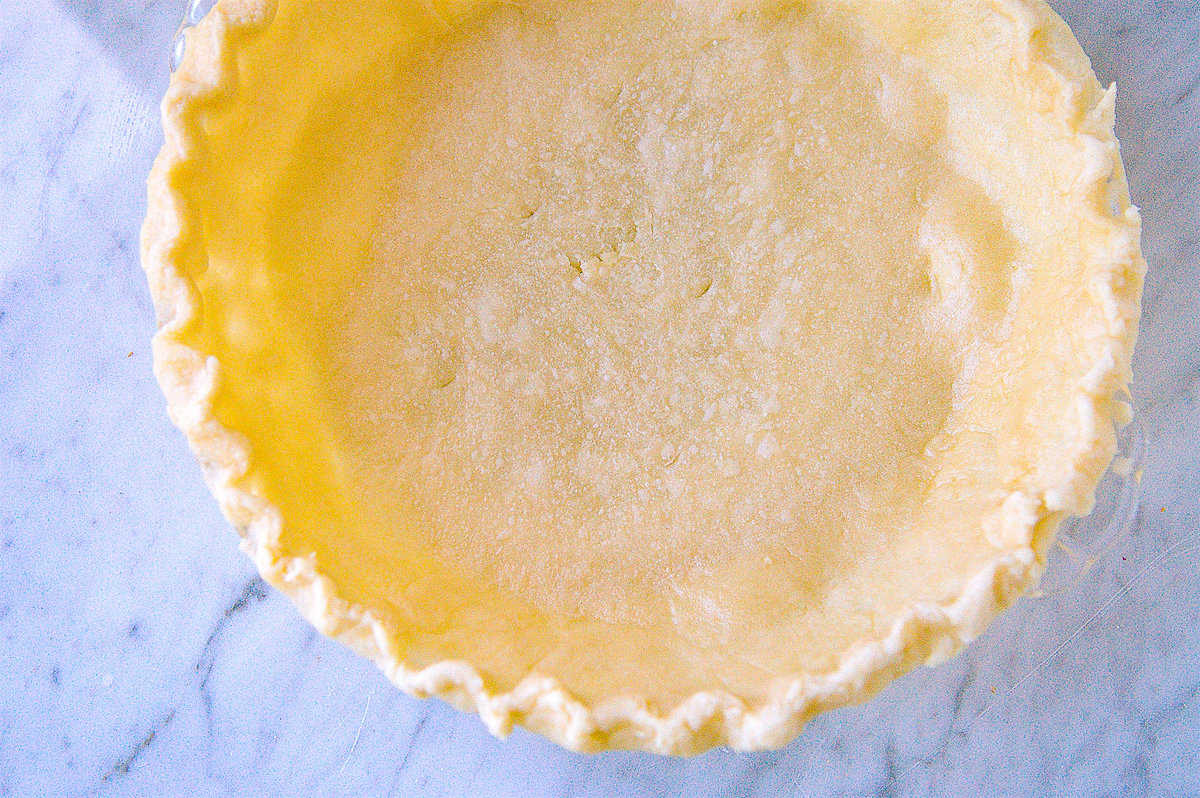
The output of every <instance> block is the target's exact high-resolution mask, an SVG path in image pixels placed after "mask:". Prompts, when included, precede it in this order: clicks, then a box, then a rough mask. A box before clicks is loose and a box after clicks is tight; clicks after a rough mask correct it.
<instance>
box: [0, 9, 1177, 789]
mask: <svg viewBox="0 0 1200 798" xmlns="http://www.w3.org/2000/svg"><path fill="white" fill-rule="evenodd" d="M183 4H184V3H183V0H159V1H154V0H146V1H144V2H131V0H91V1H90V2H84V1H83V0H56V1H55V2H51V0H25V1H24V2H19V3H14V2H6V3H3V4H0V547H2V548H0V634H2V636H3V637H2V641H0V795H85V794H86V795H90V794H102V795H208V794H214V795H220V794H247V795H276V794H278V795H400V796H460V795H462V796H468V795H469V796H523V797H524V796H659V795H680V796H709V795H713V796H716V795H722V796H731V795H737V796H742V795H757V796H773V795H927V794H934V795H964V794H971V793H975V794H983V795H1009V794H1011V795H1049V794H1060V795H1188V794H1190V795H1200V569H1197V567H1196V560H1197V554H1198V552H1200V537H1198V535H1197V529H1198V528H1200V490H1197V481H1198V479H1197V478H1198V477H1200V147H1198V145H1200V7H1198V6H1197V5H1196V4H1195V3H1191V4H1188V3H1173V2H1158V1H1157V0H1156V2H1153V3H1150V2H1146V0H1141V1H1140V2H1129V1H1127V0H1069V1H1068V0H1058V2H1055V3H1054V5H1055V6H1056V8H1057V9H1058V10H1059V11H1060V13H1062V14H1063V15H1064V16H1065V17H1066V18H1067V20H1068V22H1070V23H1071V25H1072V27H1073V28H1074V29H1075V31H1076V32H1077V34H1078V36H1079V38H1080V40H1081V41H1082V43H1083V45H1084V49H1085V50H1087V52H1088V53H1089V55H1090V56H1091V57H1092V59H1093V61H1094V64H1095V67H1096V70H1097V71H1098V73H1099V74H1100V76H1101V78H1102V79H1103V80H1105V81H1113V80H1115V81H1116V82H1117V83H1118V85H1119V95H1118V96H1119V100H1118V107H1117V110H1118V127H1119V133H1120V136H1121V139H1122V142H1123V146H1124V154H1125V161H1126V164H1127V167H1128V172H1129V180H1130V183H1131V184H1132V191H1133V196H1134V200H1135V202H1136V203H1137V204H1138V205H1140V206H1141V208H1142V210H1143V213H1144V217H1145V238H1144V242H1145V250H1146V256H1147V260H1148V262H1149V265H1150V271H1149V274H1148V277H1147V284H1146V294H1145V317H1144V321H1143V325H1142V334H1141V339H1140V342H1139V346H1138V350H1137V356H1136V359H1135V385H1134V387H1133V399H1134V403H1135V407H1136V420H1135V421H1134V423H1133V424H1132V425H1131V426H1130V427H1129V428H1128V429H1127V430H1126V431H1125V433H1124V435H1123V447H1124V451H1125V456H1126V457H1128V458H1130V459H1129V460H1128V461H1122V462H1123V463H1124V464H1125V465H1127V466H1128V467H1129V468H1131V469H1132V470H1133V471H1135V472H1136V471H1138V470H1141V471H1142V480H1141V482H1140V484H1139V483H1137V482H1136V481H1135V480H1130V479H1122V478H1120V477H1118V476H1115V475H1110V476H1109V477H1108V478H1107V479H1106V481H1105V483H1104V485H1103V486H1102V487H1101V491H1100V497H1099V501H1098V505H1097V509H1096V511H1095V512H1094V513H1093V514H1092V516H1091V517H1089V518H1088V519H1085V520H1081V521H1072V522H1070V523H1068V524H1067V525H1066V526H1065V528H1064V529H1063V532H1062V535H1061V541H1062V545H1061V546H1058V547H1056V548H1055V550H1054V551H1053V554H1052V557H1051V565H1050V569H1049V572H1048V575H1047V578H1046V581H1045V584H1044V585H1043V587H1042V589H1041V590H1040V591H1039V592H1038V593H1037V594H1036V595H1034V596H1031V597H1029V598H1026V599H1024V600H1022V601H1020V602H1019V604H1018V605H1017V606H1016V607H1015V608H1014V609H1013V610H1012V611H1011V612H1009V613H1007V614H1006V615H1005V616H1003V618H1002V619H1001V620H1000V621H998V622H997V623H996V624H995V625H994V626H993V627H992V628H991V629H990V630H989V631H988V632H987V633H986V634H985V635H984V636H983V637H982V638H980V639H979V640H978V641H976V642H975V643H974V644H973V645H972V646H970V647H969V649H968V650H967V651H966V652H965V654H963V655H962V656H959V657H957V658H955V659H953V660H952V661H950V662H948V663H946V664H945V665H942V666H940V667H937V668H930V669H921V670H919V671H917V672H915V673H912V674H910V675H909V676H907V677H905V678H903V679H901V680H899V681H898V682H896V683H895V684H893V685H892V686H890V687H889V688H887V689H886V690H884V692H883V693H882V694H881V695H880V696H879V697H878V698H876V699H875V700H874V701H872V702H870V703H868V704H866V705H864V706H859V707H853V708H848V709H843V710H839V711H835V712H832V713H829V714H826V715H824V716H822V717H819V718H818V719H816V720H815V721H813V722H812V723H811V724H810V725H809V726H808V727H807V729H806V730H805V731H804V732H803V734H801V736H800V737H799V738H798V739H797V740H795V741H794V742H793V743H792V744H791V745H789V746H787V747H786V748H784V749H782V750H780V751H775V752H769V753H759V754H739V753H733V752H730V751H728V750H716V751H711V752H709V753H707V754H704V755H702V756H699V757H696V758H693V759H670V758H663V757H657V756H653V755H648V754H638V753H608V754H603V755H598V756H583V755H579V754H575V753H571V752H568V751H564V750H562V749H560V748H557V747H555V746H554V745H552V744H551V743H548V742H546V741H544V740H543V739H541V738H539V737H536V736H534V735H532V734H529V733H526V732H523V731H517V732H515V733H514V734H513V735H512V736H511V737H510V738H509V739H508V740H507V741H499V740H495V739H492V738H491V737H490V736H488V735H487V733H486V732H485V731H484V730H483V727H482V725H481V724H480V723H479V721H478V720H477V719H476V718H474V717H473V716H469V715H463V714H460V713H458V712H456V711H455V710H453V709H450V708H449V707H447V706H445V705H443V704H441V703H438V702H432V701H417V700H414V699H412V698H409V697H408V696H405V695H403V694H401V693H399V692H398V691H396V690H394V689H393V688H392V687H391V686H390V685H389V684H388V683H387V682H386V680H385V679H384V678H383V676H381V675H380V674H379V673H377V672H376V670H375V669H374V667H373V666H371V665H369V664H368V663H367V662H365V661H362V660H359V659H358V658H357V657H355V656H354V655H352V654H351V653H349V652H348V651H347V650H345V649H343V648H342V647H341V646H339V645H337V644H335V643H333V642H331V641H329V640H327V639H325V638H323V637H321V636H320V635H318V634H317V633H316V632H315V631H313V629H312V628H310V627H309V626H308V625H307V624H306V623H304V622H303V621H302V620H301V619H300V617H299V616H298V615H297V613H296V612H295V611H294V610H293V608H292V607H291V605H290V604H289V603H288V602H287V601H286V600H285V599H283V598H282V597H281V596H280V595H278V594H277V593H275V592H274V591H273V590H271V589H269V588H268V587H266V586H265V585H264V583H263V582H262V581H261V580H259V579H258V578H257V577H256V576H255V573H254V571H253V569H252V568H251V565H250V562H249V561H248V560H247V559H246V558H245V557H244V556H243V555H242V554H240V553H239V552H238V549H237V546H236V537H235V535H234V534H233V532H232V531H230V529H229V528H228V527H227V525H226V524H225V522H224V521H223V520H222V519H221V517H220V515H219V514H218V512H217V509H216V506H215V503H214V502H213V501H212V500H211V499H210V497H209V495H208V494H207V492H206V491H205V489H204V486H203V484H202V482H201V478H200V471H199V468H198V466H196V465H195V464H194V463H193V461H192V459H191V457H190V455H189V454H188V452H187V449H186V446H185V444H184V441H183V439H182V436H181V435H180V434H179V433H177V432H176V431H175V430H174V428H172V427H171V426H170V424H169V423H168V421H167V417H166V413H165V411H164V403H163V399H162V397H161V395H160V393H159V391H158V388H157V387H156V385H155V383H154V380H153V378H152V376H151V370H150V348H149V339H150V335H151V333H152V328H153V315H152V310H151V306H150V300H149V297H148V294H147V290H146V286H145V283H144V278H143V276H142V272H141V269H140V267H139V264H138V254H137V248H138V247H137V236H138V227H139V224H140V220H141V217H142V214H143V212H144V207H145V196H144V180H145V176H146V173H147V171H148V169H149V166H150V162H151V159H152V158H153V156H154V154H155V152H156V150H157V148H158V147H159V144H160V140H161V133H160V130H159V126H158V119H157V103H158V99H159V97H160V96H161V94H162V92H163V90H164V88H165V85H166V81H167V67H168V60H169V54H170V51H171V42H172V38H173V34H174V32H175V29H176V27H177V24H178V22H179V20H180V17H181V16H182V13H183V8H182V6H183Z"/></svg>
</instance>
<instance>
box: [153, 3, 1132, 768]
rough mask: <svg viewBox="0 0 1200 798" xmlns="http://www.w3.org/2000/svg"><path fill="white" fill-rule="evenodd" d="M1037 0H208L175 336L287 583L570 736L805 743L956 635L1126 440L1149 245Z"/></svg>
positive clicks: (170, 295)
mask: <svg viewBox="0 0 1200 798" xmlns="http://www.w3.org/2000/svg"><path fill="white" fill-rule="evenodd" d="M1112 109H1113V93H1112V90H1108V91H1105V90H1103V89H1102V88H1101V87H1100V86H1099V85H1098V84H1097V82H1096V80H1095V77H1094V76H1093V75H1092V73H1091V70H1090V67H1089V65H1088V62H1087V60H1086V58H1085V56H1084V55H1083V54H1082V52H1081V51H1080V50H1079V47H1078V45H1077V44H1076V43H1075V41H1074V39H1073V38H1072V37H1071V35H1070V32H1069V31H1068V30H1067V28H1066V26H1065V25H1064V24H1063V23H1062V21H1061V20H1059V19H1058V18H1057V17H1056V16H1054V14H1053V13H1052V12H1051V11H1050V10H1049V9H1048V8H1047V7H1046V6H1045V5H1044V4H1043V3H1041V2H1032V1H1029V0H962V2H954V3H946V2H942V1H941V0H937V1H935V0H897V2H888V3H882V2H877V1H876V0H812V1H811V2H803V3H800V2H779V1H777V0H760V1H757V2H755V1H751V0H674V2H648V1H647V2H625V1H620V0H597V1H596V2H563V1H562V0H530V1H529V2H480V1H478V0H476V1H475V2H464V1H462V0H459V1H458V2H444V1H443V2H438V1H437V0H430V1H429V2H423V3H398V2H368V1H367V0H356V1H355V2H347V3H336V4H335V3H325V2H318V1H317V0H310V1H305V0H278V2H269V1H268V0H222V2H220V3H218V5H217V7H216V9H215V10H214V11H213V12H212V13H211V14H210V15H209V16H208V17H207V18H206V19H205V20H204V21H203V22H202V23H201V24H200V25H199V26H198V27H197V28H195V29H193V30H192V31H191V32H190V33H189V35H188V43H187V55H186V58H185V60H184V63H183V65H182V67H181V68H180V70H179V71H178V72H177V73H176V74H175V76H174V78H173V80H172V83H171V88H170V90H169V92H168V95H167V98H166V100H165V101H164V109H163V113H164V121H165V130H166V145H165V147H164V150H163V153H162V155H161V156H160V158H159V161H158V163H157V164H156V166H155V169H154V172H153V174H152V175H151V179H150V208H149V214H148V218H147V222H146V226H145V230H144V238H143V258H144V263H145V266H146V270H147V273H148V275H149V278H150V283H151V287H152V290H153V293H154V297H155V300H156V305H157V308H158V313H159V319H160V332H159V334H158V336H157V337H156V340H155V356H156V366H157V372H158V376H159V379H160V381H161V382H162V385H163V388H164V390H165V392H166V394H167V397H168V401H169V405H170V408H171V411H172V415H173V418H174V419H175V421H176V423H178V424H179V425H180V426H181V427H182V428H183V429H184V430H185V431H186V432H187V433H188V436H189V438H190V440H191V442H192V445H193V447H194V449H195V450H196V452H197V454H198V456H199V458H200V459H201V461H202V463H203V464H204V465H205V467H206V474H207V477H208V479H209V482H210V484H211V486H212V488H213V490H214V492H215V494H216V495H217V497H218V498H219V499H220V501H221V504H222V507H223V509H224V510H225V512H226V514H227V515H228V516H229V518H230V519H231V520H232V521H233V522H234V523H235V524H236V525H237V526H238V528H239V529H240V530H241V532H242V534H243V536H244V537H245V545H246V548H247V550H248V552H249V553H250V554H251V555H252V556H253V557H254V558H255V560H256V562H257V563H258V566H259V568H260V569H261V570H262V572H263V574H264V575H265V576H266V577H267V578H268V579H269V580H270V581H271V582H272V583H274V584H275V585H277V586H279V587H280V588H281V589H282V590H284V591H285V592H287V593H288V594H289V595H290V596H292V598H293V599H295V600H296V602H297V603H298V604H299V606H300V607H301V609H302V610H303V611H304V613H305V614H306V616H307V617H308V618H309V619H310V620H312V621H313V622H314V623H315V624H316V625H317V626H318V627H319V628H321V629H322V630H323V631H325V632H326V633H328V634H332V635H334V636H336V637H338V638H340V639H343V640H345V641H346V642H348V643H349V644H351V645H352V646H354V647H355V648H356V649H358V650H360V651H362V652H363V653H365V654H366V655H368V656H370V657H372V658H373V659H375V660H376V661H377V662H379V664H380V665H381V666H382V667H383V668H384V669H385V670H386V672H387V673H388V675H389V676H390V677H391V678H392V679H393V680H394V681H396V682H397V683H398V684H399V685H401V686H402V687H404V688H405V689H407V690H409V691H411V692H414V693H417V694H420V695H428V694H437V695H441V696H443V697H445V698H448V699H449V700H451V701H453V702H455V703H456V704H458V705H459V706H463V707H468V708H473V709H476V710H477V711H479V712H480V714H481V715H482V716H483V718H484V720H485V722H486V723H487V724H488V726H489V728H491V729H492V730H493V731H495V732H497V733H504V732H505V731H507V730H508V729H509V728H510V727H511V725H512V724H513V723H514V722H520V723H524V724H526V725H529V726H530V727H532V728H534V729H536V730H537V731H540V732H542V733H544V734H546V735H548V736H550V737H551V738H553V739H555V740H557V741H559V742H561V743H563V744H564V745H567V746H571V747H574V748H580V749H596V748H604V747H636V748H645V749H649V750H656V751H662V752H672V753H689V752H694V751H698V750H702V749H703V748H706V747H708V746H711V745H714V744H731V745H734V746H736V747H739V748H762V747H771V746H778V745H781V744H783V743H784V742H786V741H787V740H788V739H790V737H791V736H793V735H794V734H795V733H796V731H797V730H798V729H799V727H800V725H801V724H802V723H803V721H804V720H805V719H806V718H808V717H809V716H811V715H812V714H813V713H815V712H817V711H820V710H822V709H825V708H828V707H831V706H836V705H839V704H844V703H847V702H850V701H854V700H860V699H862V698H864V697H866V696H867V695H869V694H870V693H871V692H873V691H874V690H876V689H878V688H879V687H880V686H881V685H882V684H884V683H886V681H887V680H888V679H890V678H892V677H893V676H895V675H896V674H897V673H899V672H902V671H903V670H905V669H907V668H909V667H912V666H913V665H915V664H917V663H920V662H925V661H930V660H936V659H940V658H943V657H946V656H948V655H950V654H951V653H953V652H954V651H955V650H957V648H958V647H959V646H961V645H962V643H963V642H964V641H966V640H968V639H970V638H971V637H972V636H974V635H975V634H977V633H978V632H979V631H980V630H981V629H982V628H983V626H984V625H985V624H986V623H987V621H988V620H990V619H991V617H992V616H993V615H994V614H995V613H996V612H997V611H998V610H999V609H1001V608H1002V607H1003V606H1004V605H1005V604H1007V603H1008V602H1009V601H1011V600H1012V599H1013V598H1014V597H1015V596H1016V595H1018V594H1019V592H1020V591H1022V590H1023V589H1025V588H1026V587H1028V586H1029V584H1030V583H1031V582H1032V581H1033V580H1034V579H1035V578H1036V576H1037V575H1038V572H1039V569H1040V565H1041V562H1042V555H1043V552H1044V550H1045V548H1046V546H1047V544H1048V543H1049V541H1050V540H1051V538H1052V536H1053V533H1054V530H1055V528H1056V526H1057V524H1058V522H1059V521H1060V520H1061V518H1062V517H1063V516H1064V515H1066V514H1070V513H1081V512H1085V511H1086V510H1087V509H1088V507H1089V506H1090V502H1091V496H1092V492H1093V490H1094V488H1095V485H1096V483H1097V481H1098V479H1099V476H1100V474H1101V473H1102V472H1103V470H1104V469H1105V467H1106V466H1107V464H1108V462H1109V460H1110V458H1111V456H1112V453H1113V449H1114V422H1115V421H1116V420H1118V419H1119V416H1120V411H1121V409H1122V408H1123V405H1120V404H1119V402H1118V400H1117V399H1116V398H1115V394H1116V393H1117V392H1119V391H1120V390H1122V389H1123V388H1124V386H1125V385H1126V383H1127V381H1128V376H1129V375H1128V364H1129V355H1130V350H1131V347H1132V343H1133V338H1134V335H1135V332H1136V320H1137V315H1138V301H1139V292H1140V288H1141V278H1142V272H1143V269H1144V266H1143V263H1142V260H1141V256H1140V254H1139V248H1138V237H1139V222H1138V217H1137V213H1136V210H1135V209H1133V208H1131V207H1130V205H1129V200H1128V196H1127V189H1126V185H1125V179H1124V175H1123V173H1122V170H1121V165H1120V159H1119V155H1118V150H1117V143H1116V141H1115V139H1114V137H1113V134H1112Z"/></svg>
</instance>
